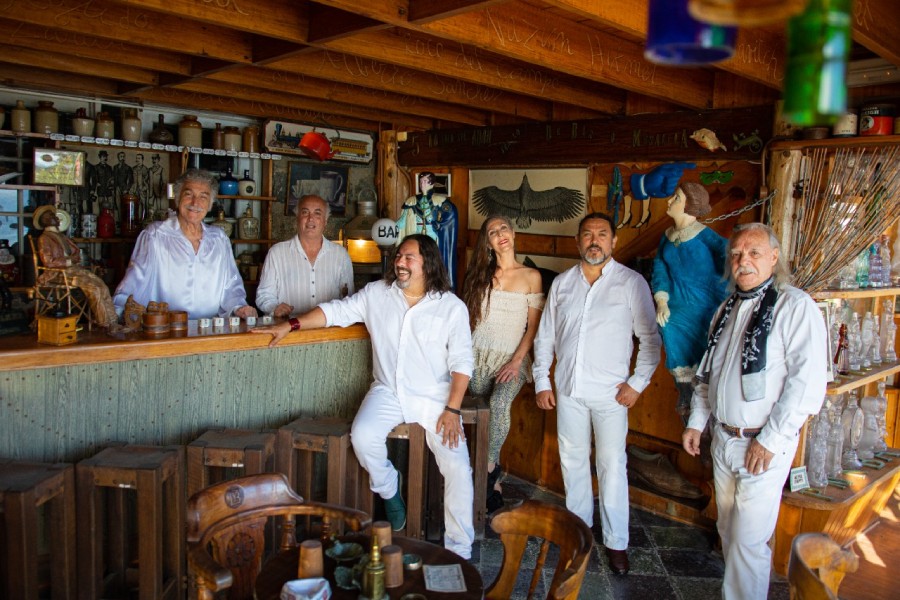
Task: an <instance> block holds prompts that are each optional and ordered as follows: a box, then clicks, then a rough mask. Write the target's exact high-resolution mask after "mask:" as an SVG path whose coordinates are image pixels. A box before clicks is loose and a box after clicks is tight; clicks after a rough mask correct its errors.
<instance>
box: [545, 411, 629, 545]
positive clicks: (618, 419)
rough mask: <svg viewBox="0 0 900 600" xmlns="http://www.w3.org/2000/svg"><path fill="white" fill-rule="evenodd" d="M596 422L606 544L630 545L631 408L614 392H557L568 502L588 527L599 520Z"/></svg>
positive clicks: (601, 521)
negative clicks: (601, 395)
mask: <svg viewBox="0 0 900 600" xmlns="http://www.w3.org/2000/svg"><path fill="white" fill-rule="evenodd" d="M591 427H593V429H594V438H595V440H594V453H595V456H596V459H597V483H598V484H599V485H598V487H599V500H600V525H601V527H602V528H603V545H604V546H606V547H607V548H609V549H610V550H625V549H626V548H628V474H627V472H626V470H625V464H626V459H625V436H626V435H627V434H628V409H626V408H625V407H624V406H622V405H621V404H619V403H617V402H616V401H615V398H614V397H612V398H605V399H589V398H574V397H572V396H562V395H558V396H557V403H556V428H557V433H558V436H559V462H560V465H561V466H562V476H563V483H564V484H565V487H566V508H568V509H569V510H570V511H572V512H573V513H575V514H576V515H578V516H579V517H580V518H581V520H582V521H584V522H585V523H587V524H588V527H591V526H592V525H593V524H594V493H593V487H592V481H591Z"/></svg>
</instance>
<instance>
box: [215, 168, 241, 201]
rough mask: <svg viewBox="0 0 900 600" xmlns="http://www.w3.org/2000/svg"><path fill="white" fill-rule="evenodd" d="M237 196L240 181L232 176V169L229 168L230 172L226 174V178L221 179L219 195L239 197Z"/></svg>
mask: <svg viewBox="0 0 900 600" xmlns="http://www.w3.org/2000/svg"><path fill="white" fill-rule="evenodd" d="M237 194H238V181H237V179H235V178H234V175H232V174H231V167H228V171H227V172H226V173H225V176H224V177H221V178H220V179H219V195H221V196H237Z"/></svg>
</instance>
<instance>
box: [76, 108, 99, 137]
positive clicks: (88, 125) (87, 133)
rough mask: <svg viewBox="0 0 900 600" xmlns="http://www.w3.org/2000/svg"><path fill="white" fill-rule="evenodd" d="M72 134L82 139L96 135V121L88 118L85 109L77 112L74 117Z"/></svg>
mask: <svg viewBox="0 0 900 600" xmlns="http://www.w3.org/2000/svg"><path fill="white" fill-rule="evenodd" d="M72 133H74V134H75V135H80V136H81V137H91V136H93V135H94V120H93V119H92V118H90V117H89V116H87V110H85V109H83V108H79V109H76V110H75V116H74V117H72Z"/></svg>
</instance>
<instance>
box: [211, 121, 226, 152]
mask: <svg viewBox="0 0 900 600" xmlns="http://www.w3.org/2000/svg"><path fill="white" fill-rule="evenodd" d="M212 147H213V149H214V150H224V149H225V130H223V129H222V124H221V123H216V128H215V129H213V132H212Z"/></svg>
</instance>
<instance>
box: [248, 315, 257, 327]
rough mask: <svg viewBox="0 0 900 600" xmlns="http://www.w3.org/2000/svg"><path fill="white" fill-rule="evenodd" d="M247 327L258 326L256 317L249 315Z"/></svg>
mask: <svg viewBox="0 0 900 600" xmlns="http://www.w3.org/2000/svg"><path fill="white" fill-rule="evenodd" d="M247 327H256V317H247Z"/></svg>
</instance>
